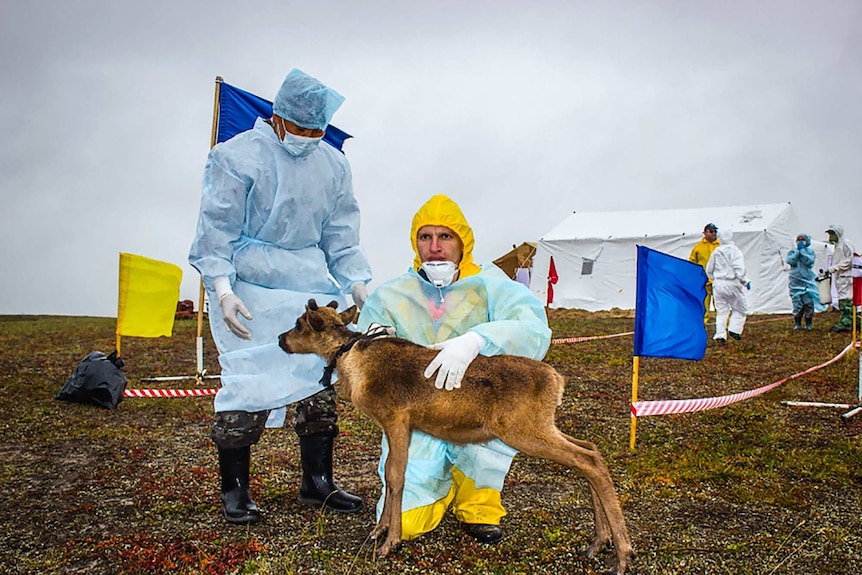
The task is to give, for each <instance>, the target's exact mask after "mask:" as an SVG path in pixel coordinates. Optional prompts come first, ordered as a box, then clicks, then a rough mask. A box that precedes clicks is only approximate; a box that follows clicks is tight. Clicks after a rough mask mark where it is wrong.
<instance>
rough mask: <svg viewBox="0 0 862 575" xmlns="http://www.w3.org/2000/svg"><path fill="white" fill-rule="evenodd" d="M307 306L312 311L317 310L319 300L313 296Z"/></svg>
mask: <svg viewBox="0 0 862 575" xmlns="http://www.w3.org/2000/svg"><path fill="white" fill-rule="evenodd" d="M307 307H308V309H310V310H311V311H317V300H315V299H314V298H311V299H310V300H308V306H307Z"/></svg>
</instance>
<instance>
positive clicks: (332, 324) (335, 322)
mask: <svg viewBox="0 0 862 575" xmlns="http://www.w3.org/2000/svg"><path fill="white" fill-rule="evenodd" d="M337 310H338V302H336V301H331V302H329V304H327V305H326V306H324V307H318V306H317V302H316V301H315V300H313V299H310V300H308V305H306V306H305V313H304V314H302V315H301V316H299V318H297V320H296V325H295V326H294V327H293V329H292V330H290V331H288V332H285V333H283V334H281V335H280V336H278V345H279V347H281V349H283V350H284V351H285V352H287V353H316V354H318V355H323V354H325V353H326V352H327V351H328V350H329V349H330V348H332V347H333V346H335V347H337V346H339V345H341V343H342V342H341V341H340V340H341V339H342V338H343V336H344V335H349V334H351V333H353V332H351V331H350V330H349V329H348V328H347V327H346V326H347V324H349V323H353V322H354V321H356V316H357V309H356V306H355V305H354V306H351V307H349V308H347V309H346V310H344V311H343V312H341V313H338V311H337Z"/></svg>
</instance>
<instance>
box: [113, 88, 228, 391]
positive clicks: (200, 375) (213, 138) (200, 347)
mask: <svg viewBox="0 0 862 575" xmlns="http://www.w3.org/2000/svg"><path fill="white" fill-rule="evenodd" d="M222 82H223V80H222V77H221V76H216V79H215V96H214V98H213V125H212V132H211V133H210V150H212V149H213V148H214V147H215V145H216V142H217V140H218V121H219V112H220V109H219V98H220V96H221V83H222ZM204 298H206V289H204V278H203V277H201V279H200V285H199V288H198V332H197V339H196V340H195V348H196V349H195V356H196V358H197V366H196V367H197V371H196V373H197V377H196V379H197V380H198V381H199V382H200V381H202V380H203V379H204V339H203V324H204ZM117 345H119V343H118V344H117Z"/></svg>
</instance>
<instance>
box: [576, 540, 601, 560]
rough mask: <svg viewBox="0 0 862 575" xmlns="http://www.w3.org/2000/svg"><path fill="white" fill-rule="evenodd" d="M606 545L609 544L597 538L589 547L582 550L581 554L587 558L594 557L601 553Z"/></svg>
mask: <svg viewBox="0 0 862 575" xmlns="http://www.w3.org/2000/svg"><path fill="white" fill-rule="evenodd" d="M605 545H607V542H605V541H601V540H600V539H596V540H595V541H593V542H592V543H590V546H589V547H587V548H586V549H584V550H583V551H581V556H582V557H585V558H587V559H592V558H593V557H595V556H596V555H598V554H599V553H601V551H602V549H604V548H605Z"/></svg>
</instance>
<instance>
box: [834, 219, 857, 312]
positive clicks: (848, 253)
mask: <svg viewBox="0 0 862 575" xmlns="http://www.w3.org/2000/svg"><path fill="white" fill-rule="evenodd" d="M829 229H830V230H832V231H833V232H835V235H836V236H838V241H837V242H836V243H835V251H834V252H833V254H832V267H830V268H829V272H830V273H831V274H832V283H833V284H834V285H835V291H836V292H838V299H839V300H842V299H851V298H852V297H853V275H852V273H851V270H852V268H853V251H854V250H853V245H852V244H851V243H850V242H848V241H847V239H846V238H845V237H844V227H843V226H840V225H838V224H835V225H831V226H829Z"/></svg>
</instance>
